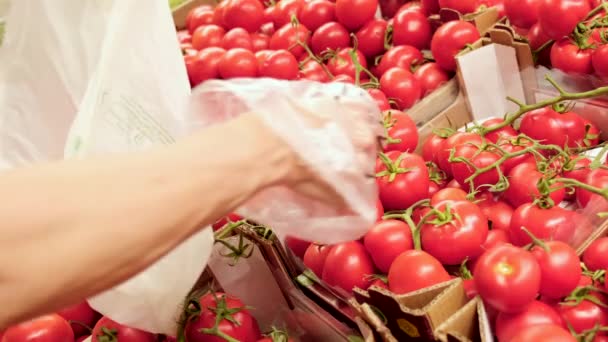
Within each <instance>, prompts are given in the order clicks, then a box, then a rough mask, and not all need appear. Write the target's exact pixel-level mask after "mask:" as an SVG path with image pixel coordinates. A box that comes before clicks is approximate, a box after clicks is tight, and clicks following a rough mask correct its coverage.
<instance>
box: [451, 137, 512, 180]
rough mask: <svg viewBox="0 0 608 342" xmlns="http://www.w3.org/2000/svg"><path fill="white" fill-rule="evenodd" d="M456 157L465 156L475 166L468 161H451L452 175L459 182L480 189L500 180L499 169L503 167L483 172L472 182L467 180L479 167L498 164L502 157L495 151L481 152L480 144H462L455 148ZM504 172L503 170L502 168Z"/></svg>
mask: <svg viewBox="0 0 608 342" xmlns="http://www.w3.org/2000/svg"><path fill="white" fill-rule="evenodd" d="M454 157H455V158H464V159H465V160H468V162H469V163H471V164H472V165H473V166H474V167H472V166H471V165H469V163H467V162H466V161H460V162H459V161H456V160H455V161H453V162H451V167H452V176H454V179H455V180H456V181H458V183H460V184H462V185H464V186H466V187H470V186H471V185H472V186H473V189H478V188H479V187H482V186H487V185H494V184H496V183H498V181H499V180H500V173H499V170H500V169H501V167H500V166H499V167H495V168H492V169H491V170H489V171H486V172H483V173H481V174H479V175H478V176H476V177H475V178H474V179H473V180H472V181H471V182H467V180H468V179H469V178H470V177H472V176H473V174H474V173H475V172H476V168H477V169H482V168H485V167H488V166H491V165H496V163H497V162H498V160H499V159H500V158H501V156H500V155H498V154H497V153H496V152H493V151H487V150H486V151H481V152H479V146H472V145H460V146H456V148H455V149H454ZM501 172H502V170H501Z"/></svg>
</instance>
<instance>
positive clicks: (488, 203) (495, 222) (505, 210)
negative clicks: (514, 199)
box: [477, 192, 514, 232]
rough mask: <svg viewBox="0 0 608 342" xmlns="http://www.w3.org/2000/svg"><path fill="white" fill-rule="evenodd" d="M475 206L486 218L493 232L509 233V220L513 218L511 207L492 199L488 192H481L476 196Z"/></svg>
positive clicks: (501, 201)
mask: <svg viewBox="0 0 608 342" xmlns="http://www.w3.org/2000/svg"><path fill="white" fill-rule="evenodd" d="M477 199H478V200H479V202H477V205H478V206H479V208H480V209H481V211H482V212H483V214H484V215H485V216H486V218H487V219H488V221H489V222H490V224H491V227H492V229H494V230H503V231H505V232H508V231H509V228H510V227H511V218H512V217H513V211H514V209H513V207H511V206H510V205H509V204H507V203H506V202H504V201H503V200H501V199H496V198H494V195H492V193H490V192H483V193H481V194H480V195H478V197H477Z"/></svg>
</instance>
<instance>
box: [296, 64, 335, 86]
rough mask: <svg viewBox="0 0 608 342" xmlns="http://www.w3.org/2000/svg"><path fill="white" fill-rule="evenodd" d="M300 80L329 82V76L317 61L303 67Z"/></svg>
mask: <svg viewBox="0 0 608 342" xmlns="http://www.w3.org/2000/svg"><path fill="white" fill-rule="evenodd" d="M299 78H300V79H305V80H310V81H316V82H321V83H325V82H329V75H328V74H327V72H325V70H324V69H323V67H322V66H321V64H319V63H318V62H317V61H315V60H309V61H307V62H305V63H304V64H303V65H302V68H301V70H300V74H299Z"/></svg>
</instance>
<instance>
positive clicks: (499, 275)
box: [473, 244, 541, 313]
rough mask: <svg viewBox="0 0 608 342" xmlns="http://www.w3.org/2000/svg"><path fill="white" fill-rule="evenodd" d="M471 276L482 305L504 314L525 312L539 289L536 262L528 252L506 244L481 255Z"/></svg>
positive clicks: (538, 270)
mask: <svg viewBox="0 0 608 342" xmlns="http://www.w3.org/2000/svg"><path fill="white" fill-rule="evenodd" d="M473 276H474V278H473V279H475V286H476V287H477V291H478V292H479V295H480V296H481V298H482V299H483V300H484V302H486V303H488V304H489V305H490V306H492V307H494V308H495V309H498V310H499V311H502V312H506V313H514V312H518V311H521V310H523V309H525V307H526V306H527V305H529V304H530V303H532V302H533V301H534V300H535V299H536V297H537V296H538V291H539V289H540V278H541V275H540V266H539V265H538V262H537V261H536V259H535V258H534V256H533V255H532V254H531V253H530V252H528V251H525V250H523V249H520V248H518V247H515V246H513V245H510V244H501V245H498V246H495V247H494V248H492V249H490V250H487V251H486V252H484V253H483V254H482V255H481V256H480V257H479V259H478V260H477V262H476V264H475V269H474V271H473Z"/></svg>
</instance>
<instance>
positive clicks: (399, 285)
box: [388, 250, 451, 294]
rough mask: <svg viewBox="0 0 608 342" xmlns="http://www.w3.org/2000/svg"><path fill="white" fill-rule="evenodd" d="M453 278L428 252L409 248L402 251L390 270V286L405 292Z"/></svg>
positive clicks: (399, 291)
mask: <svg viewBox="0 0 608 342" xmlns="http://www.w3.org/2000/svg"><path fill="white" fill-rule="evenodd" d="M450 279H451V277H450V275H449V274H448V272H447V271H446V270H445V268H443V265H441V263H440V262H439V261H438V260H437V259H435V258H434V257H433V256H432V255H430V254H429V253H427V252H423V251H420V250H409V251H405V252H403V253H401V254H400V255H399V256H398V257H397V258H396V259H395V261H393V263H392V264H391V267H390V269H389V271H388V288H389V289H390V290H391V292H393V293H396V294H403V293H408V292H413V291H416V290H420V289H423V288H425V287H429V286H433V285H436V284H439V283H443V282H446V281H449V280H450Z"/></svg>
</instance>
